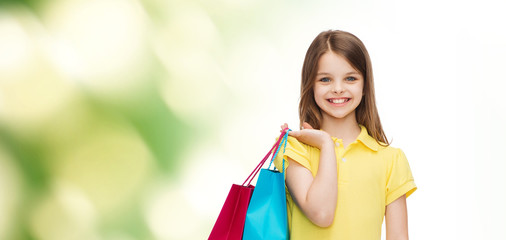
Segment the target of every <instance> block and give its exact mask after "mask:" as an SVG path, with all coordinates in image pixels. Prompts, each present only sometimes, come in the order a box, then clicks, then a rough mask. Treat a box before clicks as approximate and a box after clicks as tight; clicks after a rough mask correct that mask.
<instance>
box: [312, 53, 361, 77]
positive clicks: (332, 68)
mask: <svg viewBox="0 0 506 240" xmlns="http://www.w3.org/2000/svg"><path fill="white" fill-rule="evenodd" d="M318 72H326V73H331V74H343V73H348V72H357V73H358V71H357V70H356V69H355V68H354V67H353V66H352V65H351V64H350V63H349V62H348V59H346V58H345V57H343V56H342V55H340V54H336V53H334V52H331V51H327V52H325V53H324V54H323V55H322V56H321V57H320V59H318Z"/></svg>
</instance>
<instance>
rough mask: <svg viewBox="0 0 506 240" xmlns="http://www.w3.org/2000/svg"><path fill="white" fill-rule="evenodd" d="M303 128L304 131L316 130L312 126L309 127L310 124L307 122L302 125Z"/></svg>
mask: <svg viewBox="0 0 506 240" xmlns="http://www.w3.org/2000/svg"><path fill="white" fill-rule="evenodd" d="M302 127H303V128H304V129H314V128H313V127H312V126H311V125H309V123H307V122H303V123H302Z"/></svg>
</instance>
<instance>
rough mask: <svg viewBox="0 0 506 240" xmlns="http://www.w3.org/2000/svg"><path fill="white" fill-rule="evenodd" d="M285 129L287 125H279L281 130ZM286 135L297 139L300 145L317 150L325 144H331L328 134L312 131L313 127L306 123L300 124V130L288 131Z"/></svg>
mask: <svg viewBox="0 0 506 240" xmlns="http://www.w3.org/2000/svg"><path fill="white" fill-rule="evenodd" d="M285 128H288V124H286V123H285V124H283V125H281V129H285ZM288 135H289V136H292V137H294V138H297V140H299V141H300V142H302V143H305V144H307V145H311V146H313V147H316V148H318V149H322V147H323V145H325V144H328V143H330V144H333V141H332V138H331V137H330V135H329V134H328V133H326V132H325V131H321V130H316V129H313V127H312V126H311V125H309V123H307V122H304V123H302V130H300V131H290V132H289V133H288Z"/></svg>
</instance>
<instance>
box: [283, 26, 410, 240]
mask: <svg viewBox="0 0 506 240" xmlns="http://www.w3.org/2000/svg"><path fill="white" fill-rule="evenodd" d="M299 117H300V122H301V129H302V130H300V131H292V132H290V133H289V138H288V145H287V147H286V151H285V154H283V157H282V156H281V154H280V155H279V156H277V158H276V159H275V164H276V167H277V168H278V169H280V168H281V167H282V161H283V158H284V159H286V161H287V162H288V164H285V170H286V187H287V206H288V224H289V231H290V237H291V239H292V240H299V239H345V240H354V239H357V240H374V239H378V240H379V239H380V238H381V225H382V223H383V216H385V217H386V237H387V240H392V239H408V225H407V208H406V198H407V197H408V196H409V195H410V194H411V193H413V192H414V191H415V190H416V185H415V183H414V180H413V176H412V174H411V170H410V167H409V164H408V161H407V160H406V157H405V155H404V153H403V152H402V150H400V149H398V148H394V147H391V146H389V142H388V140H387V138H386V136H385V133H384V132H383V129H382V127H381V123H380V118H379V116H378V111H377V109H376V103H375V97H374V84H373V75H372V67H371V60H370V59H369V54H368V53H367V50H366V48H365V46H364V45H363V43H362V42H361V41H360V40H359V39H358V38H357V37H355V36H354V35H352V34H350V33H347V32H343V31H326V32H322V33H320V34H319V35H318V36H317V37H316V38H315V39H314V41H313V42H312V43H311V45H310V46H309V49H308V51H307V53H306V57H305V59H304V65H303V67H302V84H301V98H300V104H299ZM287 127H288V126H287V124H286V123H285V124H284V125H282V126H281V128H282V129H283V128H287ZM317 129H319V130H317Z"/></svg>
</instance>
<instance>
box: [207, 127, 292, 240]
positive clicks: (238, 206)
mask: <svg viewBox="0 0 506 240" xmlns="http://www.w3.org/2000/svg"><path fill="white" fill-rule="evenodd" d="M285 131H286V129H285V130H283V131H282V133H281V135H280V136H279V138H278V141H276V143H275V144H274V146H272V148H271V150H269V152H268V153H267V155H265V157H264V159H262V161H260V163H259V164H258V165H257V167H256V168H255V169H254V170H253V172H251V174H250V175H249V176H248V178H246V181H244V183H243V184H242V185H237V184H232V187H231V188H230V192H229V193H228V196H227V199H226V200H225V203H224V204H223V207H222V209H221V212H220V215H218V219H217V220H216V223H215V224H214V227H213V230H212V231H211V235H209V240H241V239H242V233H243V230H244V222H245V220H246V212H247V211H248V205H249V201H250V199H251V195H252V194H253V189H254V188H255V187H254V186H253V185H251V181H252V180H253V178H255V176H256V175H257V173H258V171H260V169H261V168H262V165H263V164H264V163H265V161H266V160H267V159H268V158H269V155H270V154H271V153H272V152H273V150H274V149H277V148H278V147H279V143H280V142H281V139H282V138H283V135H284V134H285ZM274 152H275V151H274ZM248 180H249V181H248ZM246 182H247V184H246Z"/></svg>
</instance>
